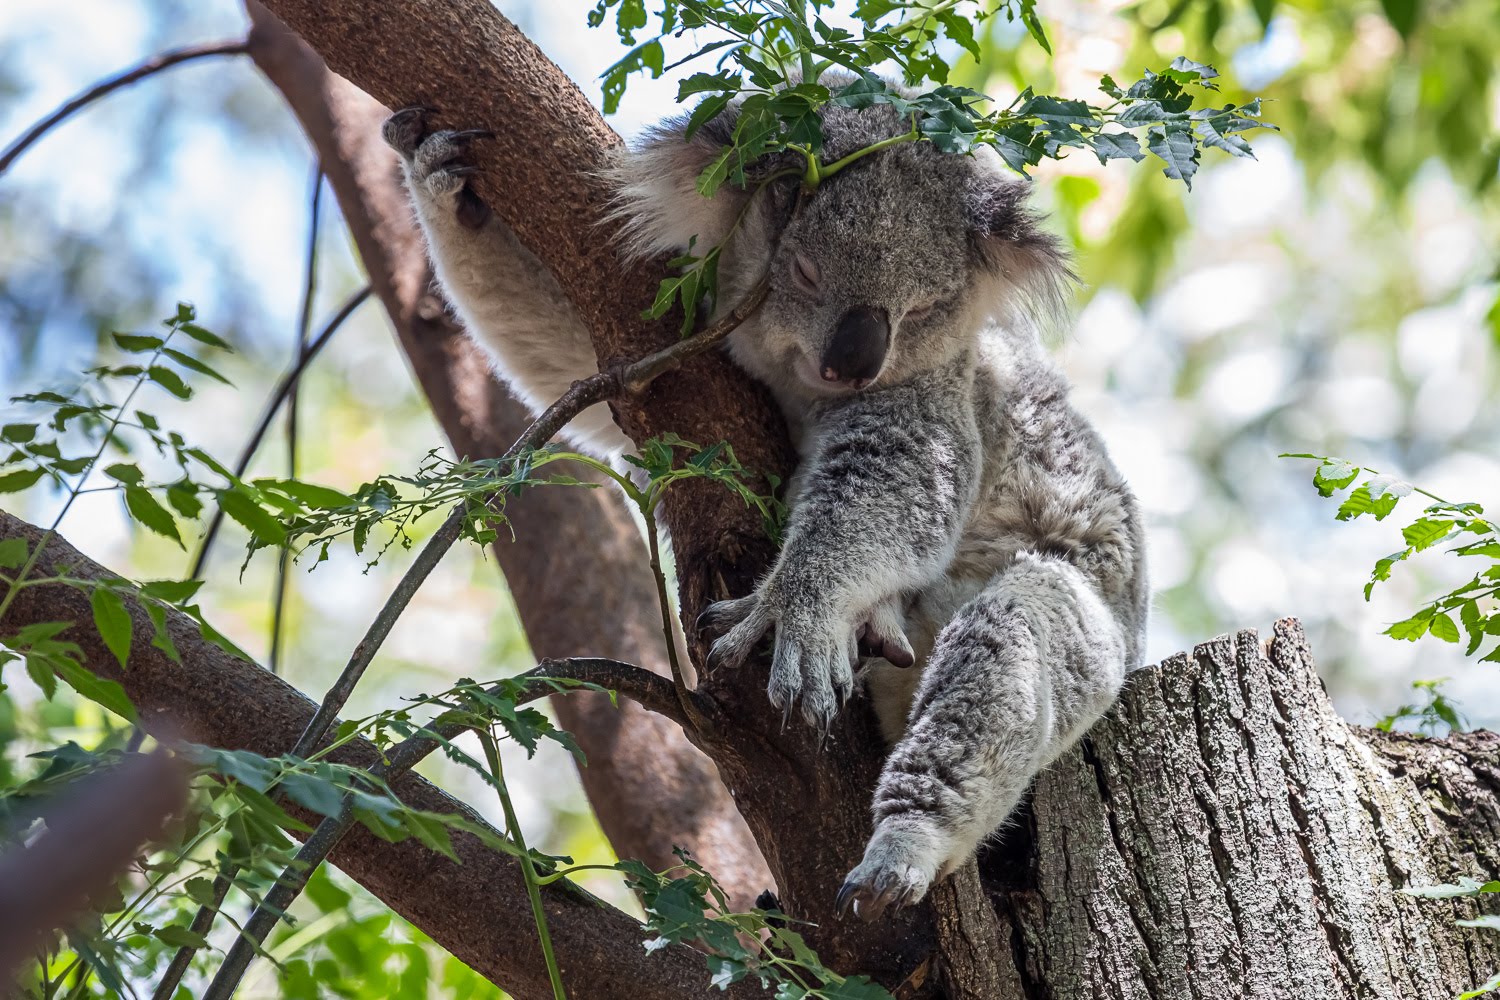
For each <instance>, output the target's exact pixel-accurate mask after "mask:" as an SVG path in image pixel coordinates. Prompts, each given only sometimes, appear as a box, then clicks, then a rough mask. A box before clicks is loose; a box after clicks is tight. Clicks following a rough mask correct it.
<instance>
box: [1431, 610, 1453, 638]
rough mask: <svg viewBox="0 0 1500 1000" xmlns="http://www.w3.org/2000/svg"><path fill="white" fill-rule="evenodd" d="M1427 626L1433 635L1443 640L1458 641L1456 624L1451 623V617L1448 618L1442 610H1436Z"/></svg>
mask: <svg viewBox="0 0 1500 1000" xmlns="http://www.w3.org/2000/svg"><path fill="white" fill-rule="evenodd" d="M1428 628H1429V629H1430V630H1431V631H1432V634H1433V635H1435V636H1437V637H1438V638H1439V639H1441V640H1443V641H1444V642H1457V641H1458V626H1457V625H1455V624H1453V619H1452V618H1449V617H1448V616H1447V615H1446V614H1444V613H1442V612H1438V613H1437V614H1435V615H1433V616H1432V620H1431V622H1429V624H1428Z"/></svg>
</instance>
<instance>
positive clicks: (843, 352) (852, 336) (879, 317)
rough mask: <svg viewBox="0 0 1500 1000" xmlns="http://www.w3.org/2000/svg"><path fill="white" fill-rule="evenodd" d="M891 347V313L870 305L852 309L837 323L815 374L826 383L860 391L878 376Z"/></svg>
mask: <svg viewBox="0 0 1500 1000" xmlns="http://www.w3.org/2000/svg"><path fill="white" fill-rule="evenodd" d="M890 348H891V317H890V314H889V313H887V312H886V311H885V310H884V309H877V308H874V307H872V306H855V307H854V308H853V309H850V310H849V311H848V312H846V313H844V316H843V318H842V319H840V320H839V325H838V327H837V328H836V329H835V330H834V331H833V339H831V340H830V341H829V342H828V346H827V347H826V348H825V349H824V350H823V360H822V362H821V363H820V364H819V365H818V372H819V374H821V375H822V376H823V381H825V382H839V383H842V384H844V385H847V386H849V387H850V388H853V389H863V388H864V387H865V386H867V385H869V384H870V383H871V382H873V381H875V376H877V375H879V374H880V368H881V366H882V365H884V364H885V354H886V351H888V350H890Z"/></svg>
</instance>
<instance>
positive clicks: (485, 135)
mask: <svg viewBox="0 0 1500 1000" xmlns="http://www.w3.org/2000/svg"><path fill="white" fill-rule="evenodd" d="M448 138H449V140H450V141H452V142H468V141H469V140H470V139H493V138H495V133H494V132H492V131H490V130H489V129H487V128H466V129H460V130H459V131H457V132H453V133H451V134H450V135H449V136H448Z"/></svg>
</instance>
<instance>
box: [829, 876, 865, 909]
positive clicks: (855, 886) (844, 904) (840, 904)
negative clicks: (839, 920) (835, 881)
mask: <svg viewBox="0 0 1500 1000" xmlns="http://www.w3.org/2000/svg"><path fill="white" fill-rule="evenodd" d="M858 892H859V883H858V882H845V883H844V884H843V885H841V886H839V894H838V895H837V896H835V897H833V908H834V911H835V912H836V913H838V915H839V916H841V917H843V916H847V915H848V913H849V907H851V906H853V905H854V897H855V895H856V894H857V893H858Z"/></svg>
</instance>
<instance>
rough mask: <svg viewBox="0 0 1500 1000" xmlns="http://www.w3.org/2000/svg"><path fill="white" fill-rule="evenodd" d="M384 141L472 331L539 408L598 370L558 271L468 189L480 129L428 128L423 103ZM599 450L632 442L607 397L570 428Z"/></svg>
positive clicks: (398, 119) (442, 277)
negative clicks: (470, 153) (397, 158)
mask: <svg viewBox="0 0 1500 1000" xmlns="http://www.w3.org/2000/svg"><path fill="white" fill-rule="evenodd" d="M382 134H383V135H384V137H385V141H386V142H387V143H388V144H389V145H390V146H391V147H392V148H393V149H395V150H396V152H398V153H400V154H401V160H402V163H403V165H404V166H405V169H406V182H407V187H408V188H409V190H410V192H411V199H412V204H413V206H414V207H415V208H416V214H417V220H418V222H420V223H421V226H422V231H423V233H424V234H425V235H426V237H427V247H428V253H429V255H430V256H431V258H432V263H433V269H434V270H435V271H436V272H437V277H438V281H439V282H440V283H441V284H442V286H443V291H444V293H445V294H446V295H447V297H448V300H449V302H450V303H451V304H452V305H453V308H454V311H455V312H457V313H458V317H459V319H460V320H462V321H463V325H464V327H465V328H466V329H467V330H468V332H469V334H470V335H471V336H472V337H473V338H474V339H475V341H477V342H478V343H479V344H480V345H481V346H482V347H483V348H484V349H485V351H486V352H487V353H488V354H489V356H490V359H491V361H492V362H493V363H494V366H495V369H496V371H497V373H498V374H499V375H500V376H501V377H502V378H503V379H504V380H505V381H506V382H507V383H508V384H509V385H510V387H511V388H512V389H513V390H514V391H515V393H516V395H517V396H518V397H519V398H520V399H521V401H522V402H524V403H525V404H526V405H527V406H528V407H530V408H531V410H532V411H533V412H540V411H541V410H543V409H545V408H546V407H547V406H548V405H550V404H551V403H552V402H553V401H554V400H556V399H557V398H558V397H559V396H561V395H562V394H563V393H564V392H566V391H567V389H568V386H570V385H572V383H573V382H574V381H575V380H577V379H581V378H587V377H588V376H589V375H592V374H594V373H595V372H596V371H598V362H597V360H596V359H595V356H594V348H593V344H592V343H591V341H590V340H589V334H588V330H587V329H586V328H585V327H584V325H583V322H582V321H581V320H580V319H579V318H578V314H577V312H576V311H575V310H574V309H573V306H572V303H571V302H569V301H568V298H567V296H566V295H564V294H563V291H562V289H561V288H560V287H559V286H558V284H557V281H556V279H555V278H553V277H552V272H550V271H549V270H547V268H546V266H545V265H543V264H542V262H541V261H539V260H538V259H537V258H536V255H535V254H533V253H532V252H531V251H530V250H528V249H526V248H525V247H524V246H522V245H521V242H520V240H518V239H516V235H515V233H513V232H512V231H511V229H510V227H509V226H507V225H506V224H505V223H504V222H502V221H501V220H500V219H499V218H497V217H496V216H495V215H494V213H492V212H491V211H490V210H489V209H488V208H487V207H486V206H485V205H484V204H483V203H482V202H481V201H479V199H478V196H476V195H475V194H474V193H473V192H472V191H471V190H469V189H468V187H467V182H468V175H469V174H470V173H472V172H473V169H472V167H470V166H469V164H468V163H467V160H466V154H467V150H468V145H469V143H470V142H471V141H472V140H473V139H474V138H475V136H476V133H465V132H452V131H443V132H432V133H428V132H427V131H426V127H425V124H424V122H423V112H422V110H421V109H416V108H414V109H409V110H406V111H398V112H397V113H396V114H394V115H392V116H391V117H390V119H388V120H387V121H386V123H385V128H384V130H383V133H382ZM565 433H567V434H568V435H570V436H571V437H572V438H573V439H574V440H575V441H577V442H578V443H579V445H580V446H581V447H583V448H585V449H586V450H588V451H591V452H593V453H594V454H596V455H600V456H602V457H605V458H611V457H614V456H615V455H618V454H620V453H621V452H623V451H625V450H627V449H631V448H633V446H632V445H631V443H630V440H629V439H628V438H627V437H626V436H625V435H624V434H623V433H622V432H621V431H620V429H619V428H618V427H616V426H615V423H614V420H613V419H612V418H611V417H610V414H609V409H608V407H606V406H605V405H604V404H602V403H601V404H598V405H595V406H592V407H590V408H589V409H587V410H585V411H584V412H583V413H582V414H580V415H579V416H578V417H577V418H576V419H575V420H574V421H573V422H572V423H571V424H569V425H568V428H567V431H566V432H565Z"/></svg>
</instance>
